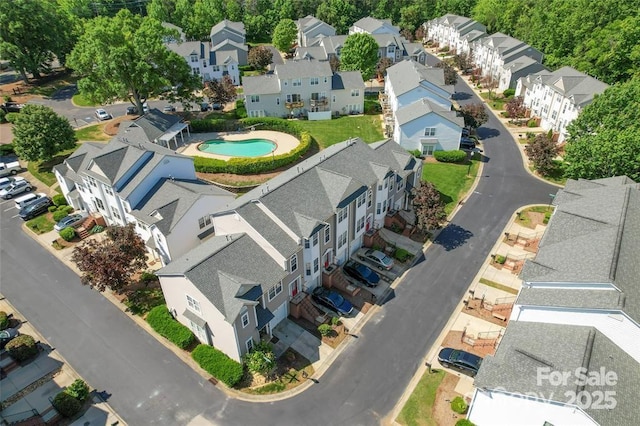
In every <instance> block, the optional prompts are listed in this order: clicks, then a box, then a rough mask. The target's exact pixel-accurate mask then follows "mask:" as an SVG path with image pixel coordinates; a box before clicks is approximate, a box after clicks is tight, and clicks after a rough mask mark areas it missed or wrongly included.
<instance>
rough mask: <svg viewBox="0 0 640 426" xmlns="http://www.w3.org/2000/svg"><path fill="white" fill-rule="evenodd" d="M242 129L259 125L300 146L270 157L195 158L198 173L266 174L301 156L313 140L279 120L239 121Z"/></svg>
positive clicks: (295, 127)
mask: <svg viewBox="0 0 640 426" xmlns="http://www.w3.org/2000/svg"><path fill="white" fill-rule="evenodd" d="M240 125H241V126H242V127H245V128H246V127H251V126H257V125H260V126H259V127H260V129H261V130H273V131H277V132H283V133H288V134H290V135H293V136H295V137H297V138H298V139H299V140H300V144H299V145H298V146H297V147H296V148H295V149H294V150H292V151H291V152H288V153H285V154H280V155H276V156H272V157H259V158H241V157H234V158H231V159H230V160H229V161H224V160H218V159H215V158H205V157H195V158H194V166H195V168H196V171H197V172H200V173H233V174H238V175H247V174H255V173H263V172H268V171H271V170H274V169H277V168H279V167H284V166H287V165H289V164H291V163H293V162H294V161H296V160H298V159H299V158H300V157H301V156H303V155H304V154H305V153H306V152H307V151H308V150H309V147H310V146H311V144H312V141H313V138H312V137H311V134H309V133H308V132H304V131H301V129H300V128H299V126H297V125H296V124H295V123H291V122H289V121H287V120H283V119H281V118H273V117H261V118H247V119H244V120H240Z"/></svg>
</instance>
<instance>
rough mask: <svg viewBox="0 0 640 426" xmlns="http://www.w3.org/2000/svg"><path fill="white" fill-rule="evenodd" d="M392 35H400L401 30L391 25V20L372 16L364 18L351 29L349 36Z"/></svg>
mask: <svg viewBox="0 0 640 426" xmlns="http://www.w3.org/2000/svg"><path fill="white" fill-rule="evenodd" d="M357 33H364V34H371V35H375V34H391V35H400V28H399V27H396V26H395V25H393V24H392V23H391V19H376V18H372V17H371V16H367V17H364V18H362V19H360V20H358V21H356V22H354V23H353V25H352V26H351V27H349V34H357Z"/></svg>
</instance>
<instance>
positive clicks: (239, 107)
mask: <svg viewBox="0 0 640 426" xmlns="http://www.w3.org/2000/svg"><path fill="white" fill-rule="evenodd" d="M236 117H238V118H247V108H246V107H245V105H244V101H243V100H242V99H238V100H237V101H236Z"/></svg>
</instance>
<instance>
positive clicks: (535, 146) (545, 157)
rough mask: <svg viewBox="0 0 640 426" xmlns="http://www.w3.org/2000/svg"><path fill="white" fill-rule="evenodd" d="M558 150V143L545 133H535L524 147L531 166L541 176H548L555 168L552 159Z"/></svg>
mask: <svg viewBox="0 0 640 426" xmlns="http://www.w3.org/2000/svg"><path fill="white" fill-rule="evenodd" d="M558 150H559V149H558V145H557V144H556V143H555V142H554V141H553V139H552V138H551V137H550V135H547V134H546V133H539V134H537V135H536V136H535V137H533V138H532V139H531V140H530V141H529V143H528V145H527V146H525V148H524V151H525V152H526V153H527V156H528V157H529V159H530V160H531V162H532V163H533V167H534V168H535V169H536V171H537V172H538V173H540V174H541V175H542V176H548V175H549V174H550V173H551V172H552V171H553V170H554V169H555V165H554V162H553V160H554V159H555V158H556V156H557V155H558Z"/></svg>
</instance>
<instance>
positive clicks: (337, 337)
mask: <svg viewBox="0 0 640 426" xmlns="http://www.w3.org/2000/svg"><path fill="white" fill-rule="evenodd" d="M331 328H332V329H333V330H332V331H331V333H330V334H329V335H328V336H322V341H323V342H324V343H326V344H327V345H329V346H331V347H332V348H334V349H335V348H337V347H338V345H339V344H340V343H342V341H343V340H344V339H345V338H346V337H347V333H346V328H345V326H344V325H342V324H340V325H334V326H331Z"/></svg>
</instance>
